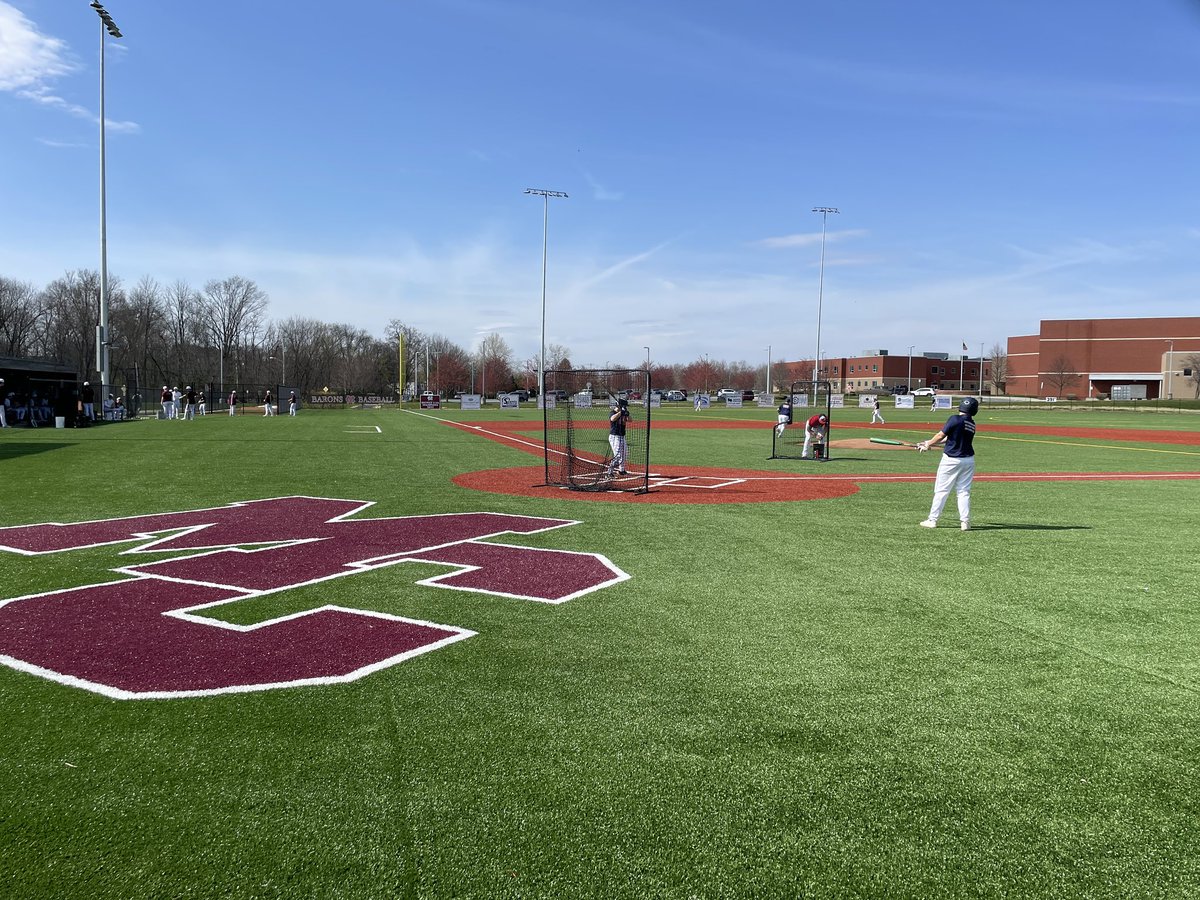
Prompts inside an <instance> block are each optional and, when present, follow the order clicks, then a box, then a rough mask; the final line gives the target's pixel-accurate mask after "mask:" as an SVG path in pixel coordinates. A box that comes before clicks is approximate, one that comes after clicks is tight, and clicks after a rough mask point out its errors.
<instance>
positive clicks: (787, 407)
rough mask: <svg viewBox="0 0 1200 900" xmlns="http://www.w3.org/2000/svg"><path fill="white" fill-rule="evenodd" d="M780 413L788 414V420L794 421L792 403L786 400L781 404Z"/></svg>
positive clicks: (782, 414)
mask: <svg viewBox="0 0 1200 900" xmlns="http://www.w3.org/2000/svg"><path fill="white" fill-rule="evenodd" d="M779 414H780V415H781V416H787V420H788V421H789V422H790V421H792V404H790V403H787V402H784V403H780V404H779Z"/></svg>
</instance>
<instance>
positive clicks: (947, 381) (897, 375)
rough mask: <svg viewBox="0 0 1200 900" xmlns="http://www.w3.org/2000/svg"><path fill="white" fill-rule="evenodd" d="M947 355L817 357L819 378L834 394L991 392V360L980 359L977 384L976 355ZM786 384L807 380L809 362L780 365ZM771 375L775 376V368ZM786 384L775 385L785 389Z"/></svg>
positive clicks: (882, 352) (884, 353)
mask: <svg viewBox="0 0 1200 900" xmlns="http://www.w3.org/2000/svg"><path fill="white" fill-rule="evenodd" d="M963 357H965V358H962V357H959V356H950V355H949V354H947V353H929V352H926V353H921V354H920V355H916V354H914V355H913V356H909V355H908V354H904V355H902V356H893V355H892V354H890V353H889V352H888V351H887V350H874V351H868V352H867V353H865V354H863V355H862V356H851V357H848V356H843V357H834V358H826V359H822V360H821V365H820V366H819V367H818V371H819V376H818V377H819V378H820V380H822V381H829V382H831V383H832V384H833V390H834V391H835V392H836V393H849V392H855V393H861V392H862V391H878V392H882V393H890V392H891V391H892V389H893V388H896V387H900V386H903V385H907V386H908V389H909V390H916V389H917V388H923V387H935V388H937V389H938V390H941V391H945V392H947V393H962V394H975V395H978V394H980V393H985V394H986V393H990V392H991V381H990V379H991V376H992V366H991V360H989V359H984V360H982V367H983V381H982V386H981V383H980V378H979V372H980V363H981V360H980V358H979V357H978V356H974V357H970V356H967V355H966V354H963ZM783 369H784V371H785V372H786V373H787V378H788V379H789V383H790V382H792V381H809V380H811V379H812V374H813V361H812V360H811V359H802V360H798V361H796V362H789V363H784V364H783ZM775 377H776V378H777V379H778V377H779V371H778V370H776V373H775ZM787 386H788V385H787V384H780V385H777V387H781V388H786V387H787Z"/></svg>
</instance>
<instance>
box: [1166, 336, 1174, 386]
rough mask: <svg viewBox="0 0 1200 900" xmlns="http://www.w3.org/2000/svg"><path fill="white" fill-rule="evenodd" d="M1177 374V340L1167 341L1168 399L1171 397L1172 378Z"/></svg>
mask: <svg viewBox="0 0 1200 900" xmlns="http://www.w3.org/2000/svg"><path fill="white" fill-rule="evenodd" d="M1174 374H1175V342H1174V341H1167V399H1168V400H1170V399H1171V380H1172V377H1173V376H1174Z"/></svg>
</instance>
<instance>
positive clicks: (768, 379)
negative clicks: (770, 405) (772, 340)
mask: <svg viewBox="0 0 1200 900" xmlns="http://www.w3.org/2000/svg"><path fill="white" fill-rule="evenodd" d="M763 391H764V392H765V393H768V394H772V395H773V394H774V391H772V390H771V345H770V344H767V377H766V378H765V379H764V380H763ZM774 401H775V398H774V396H772V397H771V402H774Z"/></svg>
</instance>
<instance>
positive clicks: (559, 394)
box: [546, 390, 570, 402]
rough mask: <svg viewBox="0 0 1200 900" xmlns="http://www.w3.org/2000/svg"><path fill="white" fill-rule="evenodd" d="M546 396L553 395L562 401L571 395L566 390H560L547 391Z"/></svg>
mask: <svg viewBox="0 0 1200 900" xmlns="http://www.w3.org/2000/svg"><path fill="white" fill-rule="evenodd" d="M546 396H547V397H553V398H554V399H555V400H556V401H558V402H562V401H563V400H566V399H567V397H568V396H570V395H569V394H568V393H567V392H566V391H562V390H559V391H546Z"/></svg>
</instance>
